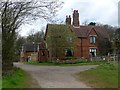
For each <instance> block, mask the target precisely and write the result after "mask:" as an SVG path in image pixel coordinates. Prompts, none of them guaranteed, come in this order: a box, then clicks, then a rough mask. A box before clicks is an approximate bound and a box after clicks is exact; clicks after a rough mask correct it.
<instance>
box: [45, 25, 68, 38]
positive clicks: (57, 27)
mask: <svg viewBox="0 0 120 90" xmlns="http://www.w3.org/2000/svg"><path fill="white" fill-rule="evenodd" d="M65 29H66V25H65V24H47V27H46V32H45V37H44V39H46V36H47V33H48V30H49V31H50V32H51V33H52V34H56V35H57V34H59V33H62V32H63V31H64V30H65Z"/></svg>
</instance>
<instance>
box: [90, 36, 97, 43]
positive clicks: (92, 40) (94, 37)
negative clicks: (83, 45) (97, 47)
mask: <svg viewBox="0 0 120 90" xmlns="http://www.w3.org/2000/svg"><path fill="white" fill-rule="evenodd" d="M95 43H96V36H90V44H95Z"/></svg>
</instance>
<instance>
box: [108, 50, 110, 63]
mask: <svg viewBox="0 0 120 90" xmlns="http://www.w3.org/2000/svg"><path fill="white" fill-rule="evenodd" d="M109 63H110V53H109V52H108V64H109Z"/></svg>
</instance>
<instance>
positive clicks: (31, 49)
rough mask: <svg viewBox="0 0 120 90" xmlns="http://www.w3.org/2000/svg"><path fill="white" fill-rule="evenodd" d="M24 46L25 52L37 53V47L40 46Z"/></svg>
mask: <svg viewBox="0 0 120 90" xmlns="http://www.w3.org/2000/svg"><path fill="white" fill-rule="evenodd" d="M23 46H24V48H23V49H24V51H25V52H34V51H37V47H38V45H37V44H30V43H29V44H28V43H27V44H24V45H23Z"/></svg>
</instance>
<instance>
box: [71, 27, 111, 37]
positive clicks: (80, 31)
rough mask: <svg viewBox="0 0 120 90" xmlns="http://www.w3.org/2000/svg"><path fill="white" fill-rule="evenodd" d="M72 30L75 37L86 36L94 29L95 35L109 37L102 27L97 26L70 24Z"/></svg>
mask: <svg viewBox="0 0 120 90" xmlns="http://www.w3.org/2000/svg"><path fill="white" fill-rule="evenodd" d="M71 29H72V31H73V32H74V33H75V34H76V36H77V37H88V35H89V32H90V31H91V30H92V29H94V30H95V32H96V33H97V35H99V36H101V37H104V38H109V35H108V34H107V31H105V30H104V29H103V28H101V27H99V26H80V27H78V28H76V27H74V26H71Z"/></svg>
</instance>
